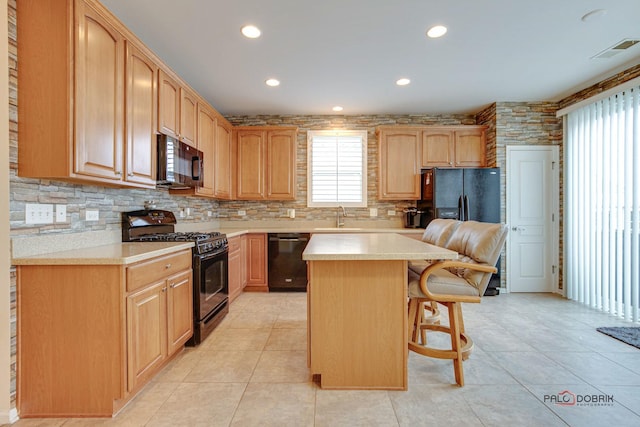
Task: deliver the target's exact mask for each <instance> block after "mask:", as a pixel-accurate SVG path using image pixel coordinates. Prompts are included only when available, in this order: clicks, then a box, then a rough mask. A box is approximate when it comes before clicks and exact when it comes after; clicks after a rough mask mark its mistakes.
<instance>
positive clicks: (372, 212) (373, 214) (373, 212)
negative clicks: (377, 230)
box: [369, 208, 378, 218]
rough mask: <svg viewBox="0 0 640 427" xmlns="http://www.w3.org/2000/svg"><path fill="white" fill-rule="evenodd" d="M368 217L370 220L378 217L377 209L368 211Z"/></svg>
mask: <svg viewBox="0 0 640 427" xmlns="http://www.w3.org/2000/svg"><path fill="white" fill-rule="evenodd" d="M369 216H370V217H371V218H374V217H376V216H378V208H371V209H369Z"/></svg>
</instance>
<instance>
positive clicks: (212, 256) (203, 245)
mask: <svg viewBox="0 0 640 427" xmlns="http://www.w3.org/2000/svg"><path fill="white" fill-rule="evenodd" d="M176 223H177V221H176V217H175V215H174V214H173V212H171V211H164V210H158V209H143V210H138V211H131V212H123V213H122V241H123V242H194V244H195V246H194V248H193V320H194V332H193V337H192V338H191V339H190V340H189V341H188V342H187V345H197V344H200V343H201V342H202V341H203V340H204V339H205V338H206V337H207V336H208V335H209V334H210V333H211V332H212V331H213V329H215V327H216V326H217V325H218V324H219V323H220V321H222V319H223V318H224V316H225V315H226V314H227V313H228V312H229V274H228V262H229V243H228V241H227V236H226V235H225V234H223V233H220V232H217V231H214V232H207V233H202V232H176V231H175V224H176Z"/></svg>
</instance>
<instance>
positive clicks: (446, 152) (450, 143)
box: [421, 129, 455, 167]
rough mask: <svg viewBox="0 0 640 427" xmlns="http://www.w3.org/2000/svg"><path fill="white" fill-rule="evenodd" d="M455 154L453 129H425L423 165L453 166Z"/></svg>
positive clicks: (423, 135) (423, 136) (423, 134)
mask: <svg viewBox="0 0 640 427" xmlns="http://www.w3.org/2000/svg"><path fill="white" fill-rule="evenodd" d="M454 156H455V144H454V136H453V131H450V130H444V129H441V130H425V131H424V132H423V133H422V162H421V165H422V167H436V166H444V167H452V166H453V162H454Z"/></svg>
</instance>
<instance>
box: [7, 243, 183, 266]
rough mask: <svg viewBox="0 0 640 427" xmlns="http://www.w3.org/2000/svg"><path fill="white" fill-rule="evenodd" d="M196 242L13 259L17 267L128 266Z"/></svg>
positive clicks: (123, 246)
mask: <svg viewBox="0 0 640 427" xmlns="http://www.w3.org/2000/svg"><path fill="white" fill-rule="evenodd" d="M193 245H194V244H193V242H126V243H113V244H108V245H102V246H93V247H89V248H82V249H72V250H66V251H59V252H51V253H46V254H39V255H32V256H26V257H22V258H13V259H12V261H11V262H12V263H13V265H97V264H100V265H126V264H133V263H135V262H138V261H144V260H146V259H151V258H155V257H157V256H161V255H167V254H170V253H173V252H177V251H179V250H182V249H189V248H192V247H193Z"/></svg>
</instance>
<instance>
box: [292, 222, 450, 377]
mask: <svg viewBox="0 0 640 427" xmlns="http://www.w3.org/2000/svg"><path fill="white" fill-rule="evenodd" d="M457 256H458V254H457V253H456V252H453V251H450V250H448V249H444V248H440V247H437V246H433V245H430V244H427V243H424V242H421V241H418V240H415V239H412V238H409V237H405V236H402V235H400V234H392V233H361V234H359V233H354V234H314V235H313V236H312V237H311V240H310V241H309V244H308V245H307V247H306V249H305V251H304V253H303V254H302V258H303V259H304V260H306V261H307V262H308V264H309V268H308V274H309V283H308V289H307V305H308V311H307V316H308V317H307V328H308V331H307V332H308V342H307V351H308V353H307V354H308V359H307V362H308V364H309V367H310V369H311V373H312V374H314V375H319V376H320V386H321V387H322V388H329V389H387V390H406V389H407V268H408V261H410V260H434V259H455V258H457Z"/></svg>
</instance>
